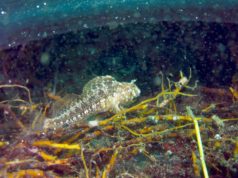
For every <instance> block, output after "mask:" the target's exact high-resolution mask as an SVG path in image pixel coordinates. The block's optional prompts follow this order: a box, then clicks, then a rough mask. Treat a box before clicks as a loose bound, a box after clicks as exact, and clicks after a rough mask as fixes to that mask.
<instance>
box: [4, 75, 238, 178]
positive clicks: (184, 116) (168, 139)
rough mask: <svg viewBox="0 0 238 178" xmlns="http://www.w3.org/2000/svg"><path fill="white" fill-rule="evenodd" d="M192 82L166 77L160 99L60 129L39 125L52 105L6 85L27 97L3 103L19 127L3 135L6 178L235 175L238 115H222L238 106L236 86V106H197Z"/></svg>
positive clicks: (143, 99) (145, 98)
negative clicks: (53, 129) (48, 128)
mask: <svg viewBox="0 0 238 178" xmlns="http://www.w3.org/2000/svg"><path fill="white" fill-rule="evenodd" d="M190 79H191V76H190V77H186V76H184V75H183V73H182V72H180V76H179V79H178V81H177V82H173V81H171V80H170V79H167V82H165V80H164V77H162V85H161V89H160V91H159V92H158V94H157V95H155V96H154V97H144V98H143V97H141V98H140V102H138V103H136V104H134V105H132V106H131V107H128V108H124V109H122V110H121V111H119V112H118V113H116V114H113V115H112V116H109V114H110V113H106V114H99V115H97V116H94V117H92V118H91V120H90V121H88V122H87V124H84V125H79V126H76V127H75V128H73V129H71V130H66V131H56V132H47V131H45V130H42V129H37V128H41V127H38V124H40V123H42V121H43V120H44V119H45V118H46V117H47V114H48V112H49V110H50V108H51V107H50V106H51V103H50V102H46V103H34V102H33V101H32V99H31V93H30V90H29V89H28V88H26V87H25V86H19V85H14V84H9V85H1V86H0V88H4V89H6V90H7V89H8V88H13V89H15V88H16V87H18V88H20V89H23V90H25V91H27V96H28V97H26V98H28V99H19V98H18V99H8V100H5V101H2V102H1V105H0V107H1V109H2V110H3V111H4V113H5V115H6V117H7V119H9V120H10V119H12V123H15V129H16V132H14V131H13V130H12V131H10V132H6V130H4V132H2V133H1V142H0V155H1V157H0V173H1V175H2V177H69V176H70V177H86V178H89V177H103V178H106V177H171V176H176V177H209V176H210V177H224V176H225V177H234V176H235V175H237V168H238V166H237V165H238V164H237V156H238V142H237V129H238V128H237V126H236V125H237V121H238V118H235V117H234V118H233V117H224V118H223V117H220V116H223V115H224V116H225V115H228V114H227V112H229V109H230V108H231V106H232V107H235V106H236V103H237V101H236V91H235V90H234V89H233V90H232V92H231V94H232V95H233V103H232V104H230V105H229V106H224V105H222V107H221V106H220V107H217V106H218V104H216V103H215V102H214V103H205V104H203V105H201V107H197V108H195V107H194V106H193V102H192V101H195V100H198V97H200V93H199V90H198V89H197V88H198V86H197V85H196V84H195V86H192V87H191V86H190V85H189V82H190ZM216 94H217V95H219V93H218V92H217V93H216ZM46 97H47V96H46ZM218 97H219V96H218ZM51 98H53V99H57V100H58V99H60V100H61V99H62V98H60V97H58V96H55V97H52V96H51ZM184 98H186V99H187V100H186V99H184ZM13 103H14V105H13ZM99 116H100V117H99ZM102 118H104V119H102ZM1 127H2V128H1V129H2V130H3V129H6V128H7V126H5V125H4V124H3V126H1Z"/></svg>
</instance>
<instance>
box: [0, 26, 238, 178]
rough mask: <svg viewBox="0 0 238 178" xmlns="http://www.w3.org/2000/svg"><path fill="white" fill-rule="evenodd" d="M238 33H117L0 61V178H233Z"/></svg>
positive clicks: (50, 44)
mask: <svg viewBox="0 0 238 178" xmlns="http://www.w3.org/2000/svg"><path fill="white" fill-rule="evenodd" d="M237 29H238V26H237V25H236V24H218V23H205V22H174V23H169V22H159V23H151V24H149V23H137V24H128V25H120V24H118V25H117V26H105V27H100V28H93V29H84V30H82V31H75V32H70V33H66V34H63V35H56V36H54V37H50V38H44V39H42V40H40V41H33V42H29V43H27V44H21V45H19V46H15V47H13V48H9V49H5V50H1V51H0V59H1V60H0V177H86V178H88V177H89V178H91V177H103V178H106V177H123V178H127V177H129V178H130V177H149V178H150V177H154V178H157V177H159V178H160V177H216V178H220V177H237V174H238V172H237V170H238V164H237V162H238V159H237V157H238V142H237V141H238V140H237V133H238V127H237V122H238V105H237V102H238V82H237V81H238V80H237V76H238V75H237V64H238V58H237V56H238V55H237V54H238V53H237V49H238V48H237V46H238V45H237V36H238V33H237V32H238V30H237ZM134 79H136V81H135V80H134ZM139 90H140V91H141V92H139ZM139 93H140V94H139ZM120 99H122V100H120ZM79 106H80V107H79ZM78 121H79V122H78Z"/></svg>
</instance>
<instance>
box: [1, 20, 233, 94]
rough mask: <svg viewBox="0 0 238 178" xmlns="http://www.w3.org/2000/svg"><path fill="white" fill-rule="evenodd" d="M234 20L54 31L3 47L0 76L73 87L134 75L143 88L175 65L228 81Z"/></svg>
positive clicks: (208, 81) (211, 82) (149, 88)
mask: <svg viewBox="0 0 238 178" xmlns="http://www.w3.org/2000/svg"><path fill="white" fill-rule="evenodd" d="M237 33H238V27H237V25H236V24H229V23H228V24H220V23H219V24H218V23H206V22H173V23H171V22H160V23H155V24H149V23H147V24H144V23H138V24H128V25H122V26H121V25H119V26H116V27H110V26H105V27H101V28H94V29H87V30H82V31H76V32H71V33H67V34H62V35H56V36H54V37H51V38H46V39H43V40H41V41H33V42H30V43H29V44H24V45H19V46H17V47H14V48H12V49H7V50H3V51H1V66H2V68H1V78H2V81H5V82H6V81H7V80H13V81H14V80H15V81H17V82H18V83H22V84H25V82H26V80H27V82H28V84H27V85H28V86H31V87H39V88H42V87H43V86H46V85H47V84H49V83H54V84H55V85H57V86H56V87H57V89H58V90H60V89H62V87H64V89H65V90H66V91H71V92H75V91H77V90H79V89H80V86H82V85H83V84H84V83H85V82H86V81H88V79H90V78H93V77H94V76H97V75H106V74H108V75H113V76H115V77H116V78H118V79H119V80H132V79H137V80H138V85H139V86H140V87H142V88H145V89H144V92H152V93H153V92H154V91H155V90H157V86H156V81H155V80H156V79H158V78H156V77H159V75H160V73H161V72H163V73H165V74H166V75H169V76H170V77H172V78H173V77H176V75H178V73H179V71H183V72H184V73H185V74H188V71H189V68H191V69H192V72H193V78H194V79H197V80H199V82H200V83H201V84H203V85H206V86H213V87H215V86H226V85H230V84H231V83H232V77H233V76H235V75H236V65H237V50H236V49H237V45H236V41H237V36H238V34H237Z"/></svg>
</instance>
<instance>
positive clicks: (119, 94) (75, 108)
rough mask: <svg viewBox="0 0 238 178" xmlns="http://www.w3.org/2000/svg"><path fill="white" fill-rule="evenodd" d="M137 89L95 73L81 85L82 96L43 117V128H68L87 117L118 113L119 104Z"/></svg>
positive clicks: (124, 103)
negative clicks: (47, 116) (56, 111)
mask: <svg viewBox="0 0 238 178" xmlns="http://www.w3.org/2000/svg"><path fill="white" fill-rule="evenodd" d="M140 92H141V91H140V89H139V88H138V87H137V85H136V84H135V81H134V80H133V81H131V82H119V81H117V80H116V79H115V78H114V77H112V76H110V75H106V76H97V77H95V78H93V79H91V80H90V81H89V82H88V83H86V84H85V86H84V87H83V91H82V94H81V95H78V97H75V99H74V100H73V101H72V102H71V103H70V104H68V105H67V106H66V107H65V108H64V109H62V111H60V112H58V113H57V114H55V116H54V117H52V118H46V119H45V121H44V124H43V129H44V130H54V131H55V130H58V129H63V130H65V129H68V128H72V127H75V126H77V125H80V123H82V121H87V118H88V117H89V116H92V115H95V114H98V113H102V112H109V111H110V112H113V113H118V112H120V111H121V109H122V107H123V106H125V105H126V104H128V103H130V102H131V101H133V100H134V99H135V98H136V97H138V96H139V95H140Z"/></svg>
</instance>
